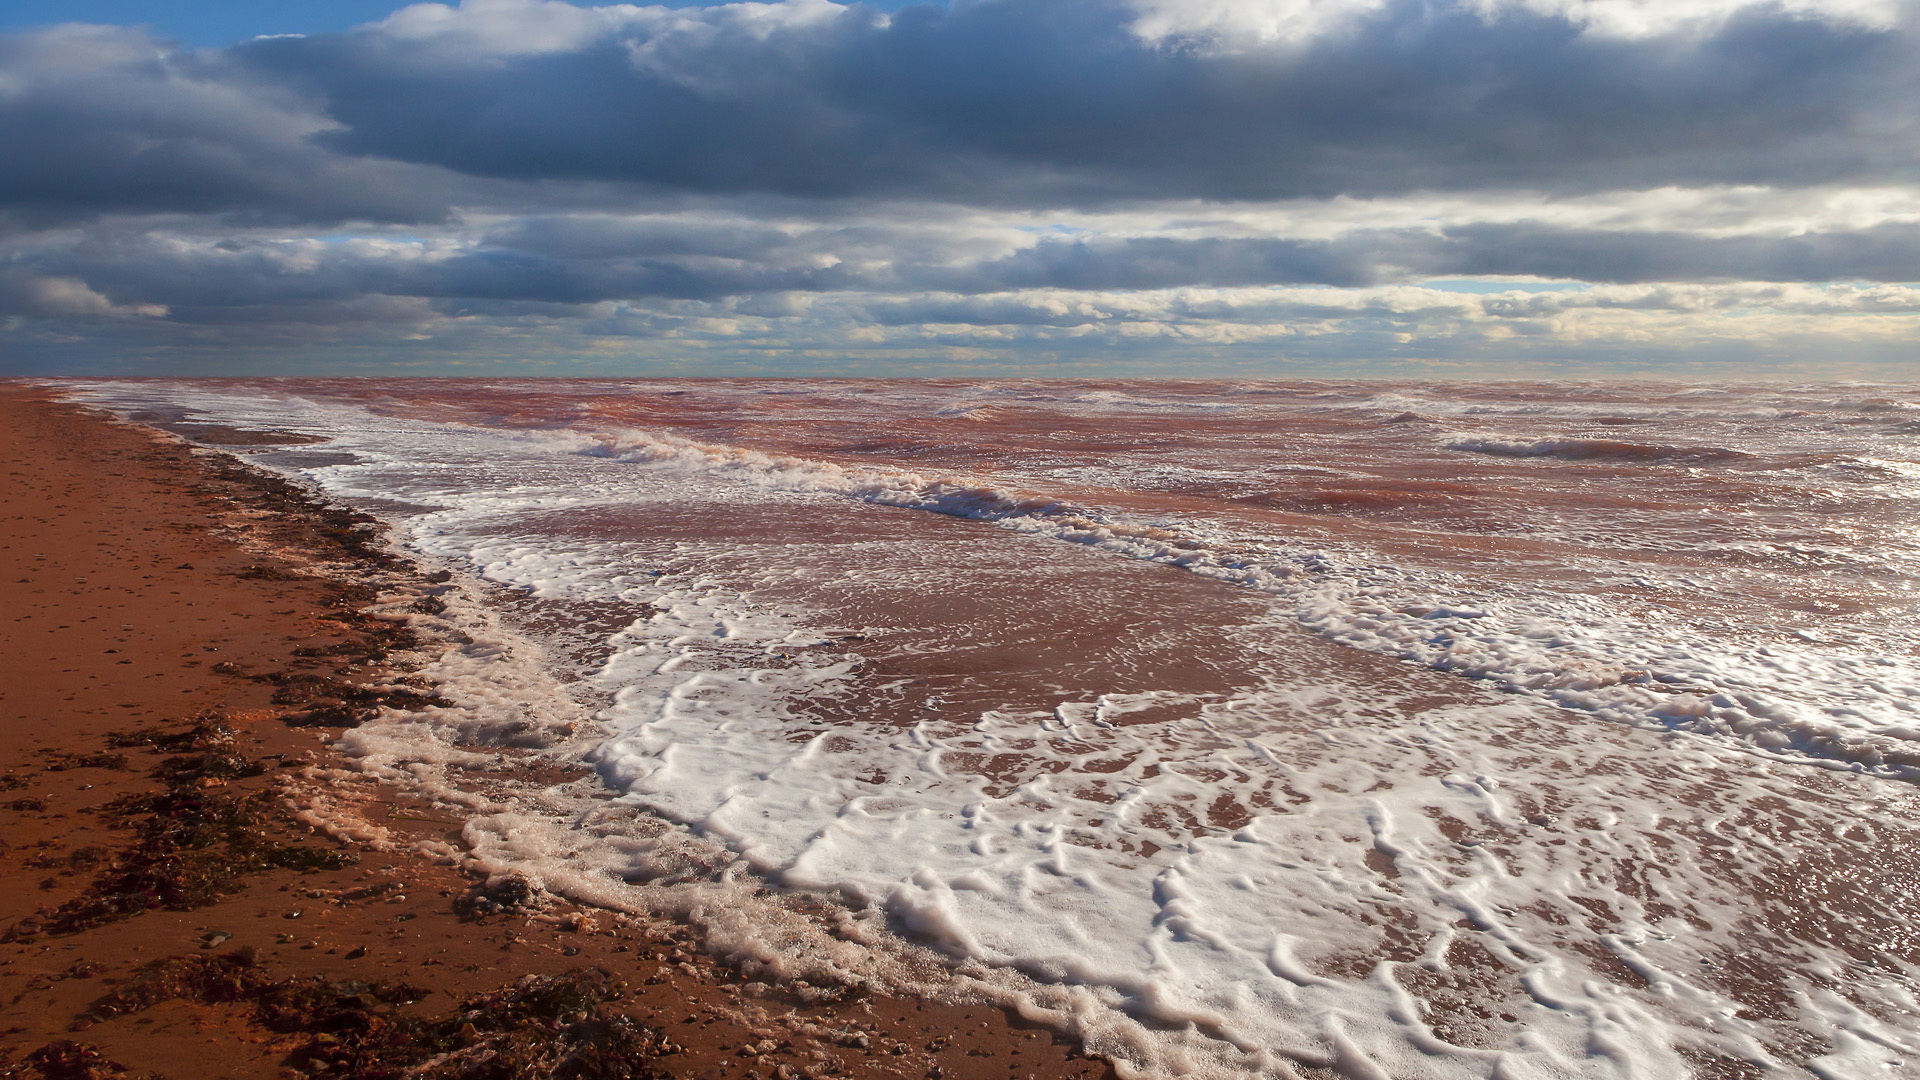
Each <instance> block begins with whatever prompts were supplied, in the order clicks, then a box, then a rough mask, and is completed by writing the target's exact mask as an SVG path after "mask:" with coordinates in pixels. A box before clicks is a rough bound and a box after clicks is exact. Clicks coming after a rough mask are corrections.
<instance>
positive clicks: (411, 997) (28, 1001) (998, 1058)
mask: <svg viewBox="0 0 1920 1080" xmlns="http://www.w3.org/2000/svg"><path fill="white" fill-rule="evenodd" d="M198 435H199V436H200V437H202V438H206V439H208V440H209V441H219V439H218V433H217V432H200V433H198ZM260 438H261V436H260V435H259V433H249V435H248V439H249V441H251V442H258V441H259V439H260ZM0 477H3V479H0V492H3V493H4V498H0V615H3V616H4V617H0V656H3V657H4V660H3V661H0V666H3V668H4V678H0V709H4V710H5V715H6V716H8V717H9V718H10V719H11V720H12V722H11V723H9V724H5V725H0V787H3V788H4V789H5V790H4V791H0V1070H4V1069H6V1068H8V1067H9V1066H10V1065H15V1066H17V1067H18V1068H19V1069H20V1070H21V1071H20V1072H19V1073H18V1075H24V1076H33V1075H36V1074H38V1075H47V1076H55V1075H57V1076H94V1075H98V1076H106V1075H116V1074H118V1070H119V1069H125V1070H127V1071H128V1072H129V1073H131V1074H134V1075H141V1074H149V1075H158V1076H164V1077H255V1076H260V1077H277V1076H293V1075H321V1074H325V1075H335V1076H353V1075H383V1074H384V1073H383V1070H393V1069H398V1068H406V1067H419V1066H422V1065H425V1066H426V1068H427V1071H425V1072H423V1073H420V1074H419V1075H427V1076H464V1075H472V1074H473V1071H474V1070H475V1069H477V1068H480V1067H482V1066H484V1065H485V1064H486V1063H487V1062H489V1061H491V1062H493V1063H495V1065H498V1064H499V1063H502V1062H513V1063H516V1064H515V1068H516V1069H518V1071H517V1072H515V1073H514V1074H515V1075H521V1074H524V1075H529V1076H532V1075H541V1076H544V1075H548V1074H549V1073H550V1072H551V1071H552V1070H553V1069H554V1068H555V1067H556V1066H557V1065H558V1064H559V1063H560V1062H562V1061H570V1062H572V1065H571V1066H570V1067H571V1068H573V1069H575V1070H576V1074H577V1075H583V1076H626V1075H634V1076H645V1075H672V1076H680V1077H700V1078H703V1080H707V1078H715V1080H717V1078H723V1077H778V1078H780V1080H792V1078H794V1077H798V1076H848V1077H878V1076H887V1077H956V1078H973V1077H981V1078H985V1077H995V1078H998V1077H1016V1078H1024V1077H1034V1078H1053V1077H1076V1078H1078V1077H1096V1076H1106V1075H1110V1074H1111V1070H1110V1068H1109V1067H1108V1066H1107V1065H1106V1064H1105V1063H1104V1062H1101V1061H1097V1060H1094V1059H1090V1058H1086V1057H1083V1056H1081V1055H1079V1054H1078V1053H1077V1052H1076V1051H1075V1049H1074V1048H1073V1046H1072V1045H1071V1044H1069V1043H1067V1042H1065V1041H1064V1040H1061V1039H1059V1038H1057V1037H1055V1036H1054V1035H1053V1034H1052V1033H1051V1032H1049V1031H1045V1030H1040V1029H1035V1028H1032V1027H1029V1026H1025V1025H1023V1024H1021V1023H1020V1022H1018V1021H1017V1020H1014V1019H1012V1018H1010V1017H1009V1016H1007V1015H1006V1014H1005V1013H1002V1012H1000V1011H998V1010H994V1009H988V1008H961V1007H952V1006H943V1005H933V1004H927V1003H922V1002H914V1001H906V1000H896V999H886V998H878V997H873V996H868V995H866V994H864V993H861V992H859V991H858V990H849V991H847V992H844V993H840V994H838V995H828V996H829V997H833V996H837V997H838V998H839V1000H830V1001H815V1002H813V1003H812V1004H802V1003H801V1002H799V1001H798V1000H795V999H790V998H788V997H787V996H785V994H784V993H783V992H782V991H780V990H777V989H775V988H773V987H770V986H766V985H764V984H761V983H756V982H751V981H747V980H745V979H744V978H742V977H741V976H740V975H739V974H737V973H735V972H732V971H730V970H729V969H727V968H725V967H723V966H722V965H720V964H718V963H717V962H715V961H713V960H712V959H710V958H709V957H708V955H707V953H706V951H705V949H704V947H703V943H702V942H701V941H700V940H699V938H698V935H697V934H696V933H695V932H694V931H692V930H691V929H689V928H687V927H683V926H677V925H674V924H672V923H670V922H667V921H647V920H644V919H634V918H628V917H614V916H610V915H608V914H605V913H599V912H587V911H581V910H579V909H575V908H571V907H569V906H567V905H564V904H560V903H557V902H542V901H540V900H539V899H538V898H535V899H534V900H533V902H531V903H526V902H524V900H525V898H523V897H521V896H520V895H518V894H517V893H516V891H515V889H514V888H513V887H512V883H510V882H509V883H505V884H504V885H503V884H502V883H498V882H496V883H495V884H494V886H493V887H491V888H489V887H488V886H487V885H486V884H485V883H483V882H480V881H478V880H476V878H474V877H473V876H471V875H469V874H468V873H466V872H464V871H463V870H462V868H461V867H460V866H458V865H455V863H456V862H457V859H456V860H447V861H435V860H433V859H429V858H427V857H425V856H424V855H418V854H414V853H412V852H410V851H408V850H406V845H404V844H402V845H400V846H399V847H398V848H394V847H389V848H386V849H382V850H374V849H372V848H363V847H355V846H354V845H352V844H349V843H345V842H342V841H340V840H338V839H336V838H333V837H330V836H327V835H324V834H321V833H319V832H317V831H316V830H314V829H313V828H311V827H309V826H307V825H305V824H302V823H301V821H300V820H298V819H297V817H296V815H295V812H294V811H293V810H292V809H291V807H292V806H293V805H294V804H297V803H298V802H299V801H300V792H301V791H302V789H303V785H312V784H314V783H317V782H320V780H319V779H318V778H320V777H325V778H326V780H325V782H327V783H330V784H339V783H341V781H340V779H339V774H338V773H337V772H336V771H335V770H334V769H333V768H332V767H331V766H332V764H333V760H332V757H331V755H330V754H329V751H328V747H327V743H328V741H329V740H330V739H331V738H332V737H334V736H335V735H337V734H338V732H339V731H340V730H341V728H340V727H339V726H338V725H339V724H341V723H345V722H350V721H351V719H352V717H353V716H354V715H355V713H356V712H361V711H364V710H366V709H370V708H373V707H376V706H377V705H378V704H379V703H380V701H381V700H382V698H383V696H384V697H388V698H391V697H393V696H394V695H400V696H402V697H404V695H407V694H409V693H417V692H416V691H413V690H411V689H410V688H408V687H407V686H406V685H405V684H404V683H403V682H396V681H395V677H396V676H397V675H399V674H401V673H397V672H393V671H389V670H386V669H385V668H383V666H382V663H381V662H382V660H383V659H384V658H385V655H386V652H387V651H388V650H389V649H391V648H396V647H399V646H401V645H404V641H403V640H401V639H400V635H402V634H403V633H404V632H403V631H400V630H398V629H397V628H396V627H394V626H393V625H391V624H386V623H381V622H378V621H375V620H371V619H369V618H366V617H364V616H363V615H361V614H359V610H360V608H362V607H363V606H364V604H365V602H366V601H367V600H368V599H369V597H368V596H367V595H366V593H365V590H364V588H363V587H358V586H355V585H352V584H343V583H342V581H341V580H339V579H337V578H330V577H326V576H316V575H315V573H314V570H313V567H314V566H315V565H316V564H317V563H324V564H333V565H336V566H338V565H341V564H349V565H350V564H353V563H355V562H356V561H357V562H359V563H361V564H368V565H367V569H368V572H369V573H371V572H374V571H382V572H387V573H392V572H396V569H397V568H395V567H391V566H389V567H386V568H384V570H382V568H380V567H377V566H372V565H370V560H371V561H377V559H378V556H377V553H375V552H374V551H372V550H371V549H370V548H369V547H368V545H367V543H366V541H367V535H368V534H367V532H366V530H365V529H364V528H361V527H358V523H356V522H355V521H354V520H353V519H352V518H351V517H350V516H348V515H344V514H341V513H339V512H330V511H328V510H327V509H326V508H322V507H316V506H314V505H312V504H310V503H307V502H305V501H304V500H302V499H300V498H298V497H297V495H296V494H295V493H293V492H291V491H290V490H289V489H287V488H286V487H285V486H284V485H279V484H276V483H274V482H272V481H267V480H263V479H261V478H259V477H256V476H254V475H252V474H251V473H249V472H247V471H245V470H241V469H236V468H234V467H233V465H232V464H231V462H230V461H228V460H227V459H224V458H222V457H220V456H218V455H208V454H203V453H197V452H195V451H192V450H190V449H188V448H187V447H186V446H184V445H183V444H180V443H177V442H169V441H156V440H155V439H153V438H152V437H150V436H149V435H147V434H146V433H144V432H141V431H139V430H138V429H134V428H129V427H126V426H124V425H120V424H117V423H114V422H111V421H109V420H106V419H103V418H100V417H98V416H95V415H92V414H88V413H86V412H84V411H82V410H78V409H75V408H72V407H70V406H67V405H64V404H60V403H57V402H53V401H51V400H50V399H49V397H48V396H47V395H46V394H45V393H44V392H42V391H39V390H36V389H33V388H30V387H26V386H22V385H18V384H0ZM369 687H377V688H378V689H369ZM332 794H334V795H335V796H336V797H338V796H340V795H341V794H342V793H341V792H338V791H335V792H333V793H332ZM345 794H346V795H347V796H348V798H347V801H349V802H358V803H360V804H362V805H363V806H365V807H367V808H369V813H370V814H372V815H375V816H377V818H378V820H376V821H374V822H372V823H373V824H377V825H378V826H380V827H381V828H384V829H386V830H389V831H390V832H391V833H392V834H394V835H395V836H398V837H400V838H401V839H403V840H404V839H405V838H407V837H413V838H417V839H420V840H436V839H437V840H446V839H448V838H450V837H453V836H455V835H457V834H456V833H454V832H453V831H451V830H450V828H449V827H450V826H451V825H452V824H453V823H452V822H450V821H442V820H438V819H436V818H435V816H434V815H433V814H432V812H431V811H429V810H427V809H425V808H421V807H412V806H409V805H407V804H406V802H405V801H404V799H402V798H401V797H399V796H397V795H395V794H394V793H391V792H382V791H379V790H376V789H373V788H372V787H371V786H366V787H364V788H363V789H362V790H358V791H353V792H348V793H345ZM596 1070H597V1071H596ZM9 1075H12V1073H9ZM489 1075H493V1074H489Z"/></svg>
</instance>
